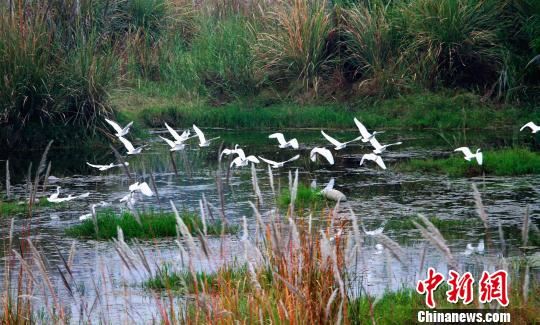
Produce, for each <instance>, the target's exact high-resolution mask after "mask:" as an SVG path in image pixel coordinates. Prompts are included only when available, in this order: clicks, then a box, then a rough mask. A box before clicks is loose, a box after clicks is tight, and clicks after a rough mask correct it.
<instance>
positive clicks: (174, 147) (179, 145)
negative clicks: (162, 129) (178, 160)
mask: <svg viewBox="0 0 540 325" xmlns="http://www.w3.org/2000/svg"><path fill="white" fill-rule="evenodd" d="M159 137H160V138H161V139H163V141H165V142H167V144H168V145H169V147H171V149H169V150H170V151H178V150H184V148H185V147H186V145H185V144H184V143H183V142H180V143H178V142H176V141H172V140H170V139H167V138H165V137H162V136H161V135H160V136H159Z"/></svg>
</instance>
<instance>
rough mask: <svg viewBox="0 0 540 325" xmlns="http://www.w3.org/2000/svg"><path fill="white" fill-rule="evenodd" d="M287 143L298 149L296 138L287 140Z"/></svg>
mask: <svg viewBox="0 0 540 325" xmlns="http://www.w3.org/2000/svg"><path fill="white" fill-rule="evenodd" d="M289 144H290V145H291V147H292V148H293V149H298V140H296V139H291V140H289Z"/></svg>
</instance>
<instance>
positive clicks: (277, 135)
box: [268, 133, 287, 145]
mask: <svg viewBox="0 0 540 325" xmlns="http://www.w3.org/2000/svg"><path fill="white" fill-rule="evenodd" d="M268 138H269V139H277V140H278V142H279V144H280V145H284V144H287V141H286V140H285V136H284V135H283V133H272V134H270V135H269V136H268Z"/></svg>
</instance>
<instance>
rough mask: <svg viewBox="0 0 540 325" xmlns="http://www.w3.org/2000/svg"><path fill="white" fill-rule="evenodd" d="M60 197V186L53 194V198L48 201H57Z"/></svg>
mask: <svg viewBox="0 0 540 325" xmlns="http://www.w3.org/2000/svg"><path fill="white" fill-rule="evenodd" d="M59 195H60V186H57V187H56V193H53V194H51V196H49V198H48V199H52V200H54V199H57V198H58V196H59Z"/></svg>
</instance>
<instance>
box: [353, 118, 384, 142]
mask: <svg viewBox="0 0 540 325" xmlns="http://www.w3.org/2000/svg"><path fill="white" fill-rule="evenodd" d="M354 123H355V124H356V127H357V128H358V131H360V134H361V135H362V142H368V141H369V140H371V139H373V138H374V137H375V135H376V134H379V133H383V132H382V131H381V132H377V131H373V133H369V131H368V130H367V128H366V127H365V126H364V124H362V123H361V122H360V121H358V119H356V117H355V118H354Z"/></svg>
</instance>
